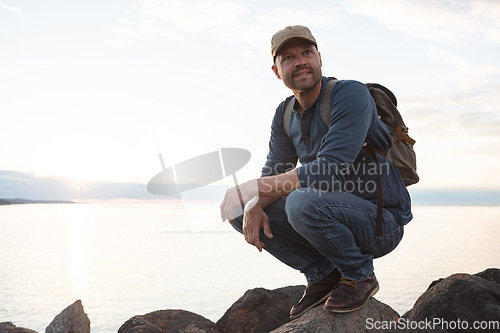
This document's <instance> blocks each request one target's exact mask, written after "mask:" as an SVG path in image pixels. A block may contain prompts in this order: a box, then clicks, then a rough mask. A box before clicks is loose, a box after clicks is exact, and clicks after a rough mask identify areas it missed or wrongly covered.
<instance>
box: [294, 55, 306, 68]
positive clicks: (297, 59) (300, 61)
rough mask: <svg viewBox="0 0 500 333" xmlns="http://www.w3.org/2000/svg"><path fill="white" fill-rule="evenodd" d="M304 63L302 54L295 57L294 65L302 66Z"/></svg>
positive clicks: (304, 59)
mask: <svg viewBox="0 0 500 333" xmlns="http://www.w3.org/2000/svg"><path fill="white" fill-rule="evenodd" d="M304 64H306V58H305V57H303V56H302V55H299V56H297V57H295V67H299V66H303V65H304Z"/></svg>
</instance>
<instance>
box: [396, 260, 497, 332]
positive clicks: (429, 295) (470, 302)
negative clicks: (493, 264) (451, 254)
mask: <svg viewBox="0 0 500 333" xmlns="http://www.w3.org/2000/svg"><path fill="white" fill-rule="evenodd" d="M405 317H406V318H407V319H408V320H409V321H413V322H419V321H428V322H429V321H433V322H436V323H438V324H439V327H441V328H443V329H445V330H447V331H448V332H470V331H471V330H473V328H474V326H473V325H474V324H475V322H483V325H486V324H485V323H487V324H488V322H490V321H491V322H495V321H496V325H498V323H499V322H500V269H496V268H490V269H487V270H486V271H483V272H481V273H478V274H475V275H470V274H453V275H451V276H449V277H447V278H445V279H439V280H437V281H434V282H433V283H431V285H430V286H429V289H427V291H426V292H425V293H423V294H422V295H421V296H420V297H419V298H418V299H417V301H416V302H415V305H414V307H413V308H412V309H411V310H410V311H408V312H407V313H406V314H405ZM490 325H494V323H490ZM483 328H484V329H483ZM498 331H500V327H498V326H496V327H495V326H493V327H492V326H489V327H482V329H481V332H498Z"/></svg>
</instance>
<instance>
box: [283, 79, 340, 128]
mask: <svg viewBox="0 0 500 333" xmlns="http://www.w3.org/2000/svg"><path fill="white" fill-rule="evenodd" d="M336 83H337V79H335V78H333V79H332V80H328V81H327V82H326V84H325V87H324V88H323V95H322V96H321V99H320V101H319V109H320V114H321V119H322V120H323V123H324V124H325V125H326V127H328V126H329V124H330V116H331V112H330V111H331V110H330V96H331V94H332V89H333V87H334V86H335V84H336ZM294 104H295V97H294V96H292V97H289V98H287V99H286V101H285V106H284V110H283V128H284V130H285V133H286V135H288V136H290V133H289V131H290V118H291V117H292V110H293V106H294Z"/></svg>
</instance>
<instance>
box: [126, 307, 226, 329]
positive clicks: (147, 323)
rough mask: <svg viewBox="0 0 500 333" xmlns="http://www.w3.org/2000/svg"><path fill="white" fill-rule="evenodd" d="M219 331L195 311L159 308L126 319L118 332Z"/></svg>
mask: <svg viewBox="0 0 500 333" xmlns="http://www.w3.org/2000/svg"><path fill="white" fill-rule="evenodd" d="M169 332H172V333H220V332H219V331H217V330H216V329H215V324H214V323H213V322H212V321H211V320H209V319H207V318H205V317H203V316H200V315H197V314H196V313H192V312H189V311H184V310H160V311H155V312H151V313H148V314H145V315H140V316H134V317H132V318H130V319H129V320H127V321H126V322H125V323H124V324H123V325H122V326H121V327H120V328H119V329H118V333H169Z"/></svg>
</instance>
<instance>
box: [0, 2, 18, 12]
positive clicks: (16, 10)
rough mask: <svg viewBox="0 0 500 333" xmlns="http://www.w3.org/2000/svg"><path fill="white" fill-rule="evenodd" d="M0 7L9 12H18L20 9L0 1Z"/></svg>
mask: <svg viewBox="0 0 500 333" xmlns="http://www.w3.org/2000/svg"><path fill="white" fill-rule="evenodd" d="M0 8H2V9H5V10H8V11H11V12H20V11H21V9H19V8H15V7H12V6H9V5H6V4H4V3H3V2H0Z"/></svg>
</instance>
